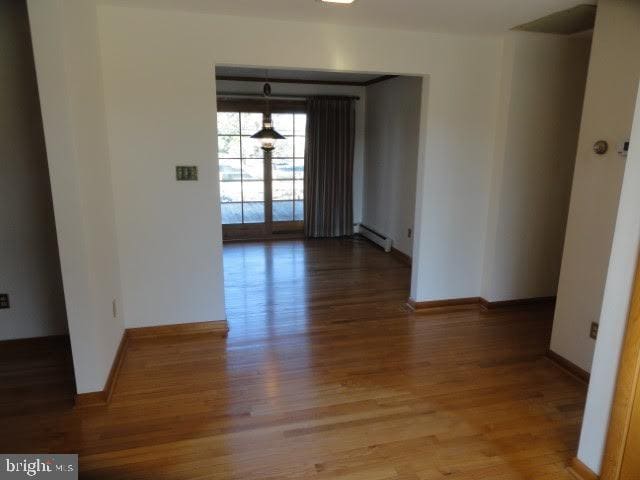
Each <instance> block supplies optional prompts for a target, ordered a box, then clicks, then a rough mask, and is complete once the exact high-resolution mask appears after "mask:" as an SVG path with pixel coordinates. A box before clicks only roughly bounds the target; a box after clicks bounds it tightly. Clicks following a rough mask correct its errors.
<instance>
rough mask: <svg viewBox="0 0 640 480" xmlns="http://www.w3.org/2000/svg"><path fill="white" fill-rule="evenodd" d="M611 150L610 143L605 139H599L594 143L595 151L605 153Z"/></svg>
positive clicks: (599, 153)
mask: <svg viewBox="0 0 640 480" xmlns="http://www.w3.org/2000/svg"><path fill="white" fill-rule="evenodd" d="M607 150H609V144H608V143H607V142H606V141H605V140H598V141H597V142H596V143H594V145H593V151H594V152H596V153H597V154H598V155H604V154H605V153H607Z"/></svg>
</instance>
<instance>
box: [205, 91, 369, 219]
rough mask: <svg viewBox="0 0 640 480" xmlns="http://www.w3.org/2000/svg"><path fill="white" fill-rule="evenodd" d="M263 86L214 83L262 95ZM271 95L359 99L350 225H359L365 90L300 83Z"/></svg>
mask: <svg viewBox="0 0 640 480" xmlns="http://www.w3.org/2000/svg"><path fill="white" fill-rule="evenodd" d="M262 85H263V84H262V83H259V82H241V81H230V80H221V81H218V82H217V83H216V88H217V89H218V91H220V92H233V93H262ZM271 88H272V91H273V95H278V94H281V95H282V94H287V95H301V96H312V95H345V96H356V97H360V100H359V101H356V105H355V106H356V138H355V145H354V152H353V223H360V222H361V221H362V202H363V188H364V187H363V179H364V140H365V105H366V89H365V87H358V86H351V85H321V84H317V85H316V84H302V83H280V82H278V83H272V84H271Z"/></svg>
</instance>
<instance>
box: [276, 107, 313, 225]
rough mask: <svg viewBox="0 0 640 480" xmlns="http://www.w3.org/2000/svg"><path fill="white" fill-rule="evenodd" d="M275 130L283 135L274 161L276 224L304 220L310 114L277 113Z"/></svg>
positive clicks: (277, 146)
mask: <svg viewBox="0 0 640 480" xmlns="http://www.w3.org/2000/svg"><path fill="white" fill-rule="evenodd" d="M272 117H273V128H275V129H276V131H278V132H279V133H281V134H282V135H284V136H285V137H287V138H286V140H281V141H280V142H278V144H277V145H276V149H275V150H274V151H273V155H272V160H271V166H272V170H271V177H272V185H271V191H272V198H273V204H272V211H273V221H274V222H292V221H303V220H304V148H305V129H306V123H307V115H306V114H304V113H275V114H273V115H272Z"/></svg>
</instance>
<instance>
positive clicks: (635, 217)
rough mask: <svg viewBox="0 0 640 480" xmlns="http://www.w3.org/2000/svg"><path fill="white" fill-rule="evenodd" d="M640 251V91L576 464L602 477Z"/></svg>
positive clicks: (639, 92)
mask: <svg viewBox="0 0 640 480" xmlns="http://www.w3.org/2000/svg"><path fill="white" fill-rule="evenodd" d="M639 250H640V89H639V90H638V97H637V101H636V113H635V120H634V122H633V132H632V134H631V151H630V153H629V157H628V158H627V164H626V168H625V173H624V180H623V183H622V193H621V194H620V206H619V208H618V218H617V220H616V227H615V234H614V237H613V247H612V249H611V260H610V262H609V268H608V272H607V282H606V286H605V290H604V297H603V300H602V312H601V313H600V328H599V331H598V340H597V342H596V348H595V352H594V355H593V368H592V370H591V382H590V383H589V393H588V395H587V405H586V408H585V412H584V419H583V422H582V433H581V435H580V447H579V450H578V458H579V459H580V460H582V462H584V463H585V464H586V465H587V466H588V467H589V468H591V469H592V470H593V471H594V472H600V470H601V467H602V456H603V453H604V448H605V441H606V436H607V429H608V426H609V417H610V412H611V406H612V403H613V396H614V391H615V386H616V376H617V372H618V365H619V361H620V353H621V348H622V342H623V339H624V333H625V330H626V325H627V317H628V313H629V307H630V299H631V294H632V290H633V281H634V275H635V271H636V266H637V263H638V251H639Z"/></svg>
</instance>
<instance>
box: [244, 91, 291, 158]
mask: <svg viewBox="0 0 640 480" xmlns="http://www.w3.org/2000/svg"><path fill="white" fill-rule="evenodd" d="M267 80H268V79H267ZM262 93H263V94H264V97H265V99H266V101H267V108H266V112H265V115H264V122H263V124H262V130H260V131H259V132H258V133H255V134H253V135H251V138H257V139H258V140H260V142H261V143H262V150H264V151H265V152H271V151H273V149H274V148H276V145H275V144H276V140H284V139H285V137H283V136H282V135H280V134H279V133H278V132H276V131H275V130H274V129H273V123H272V121H271V110H270V109H269V97H270V96H271V85H269V82H268V81H267V82H266V83H265V84H264V87H263V89H262Z"/></svg>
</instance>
